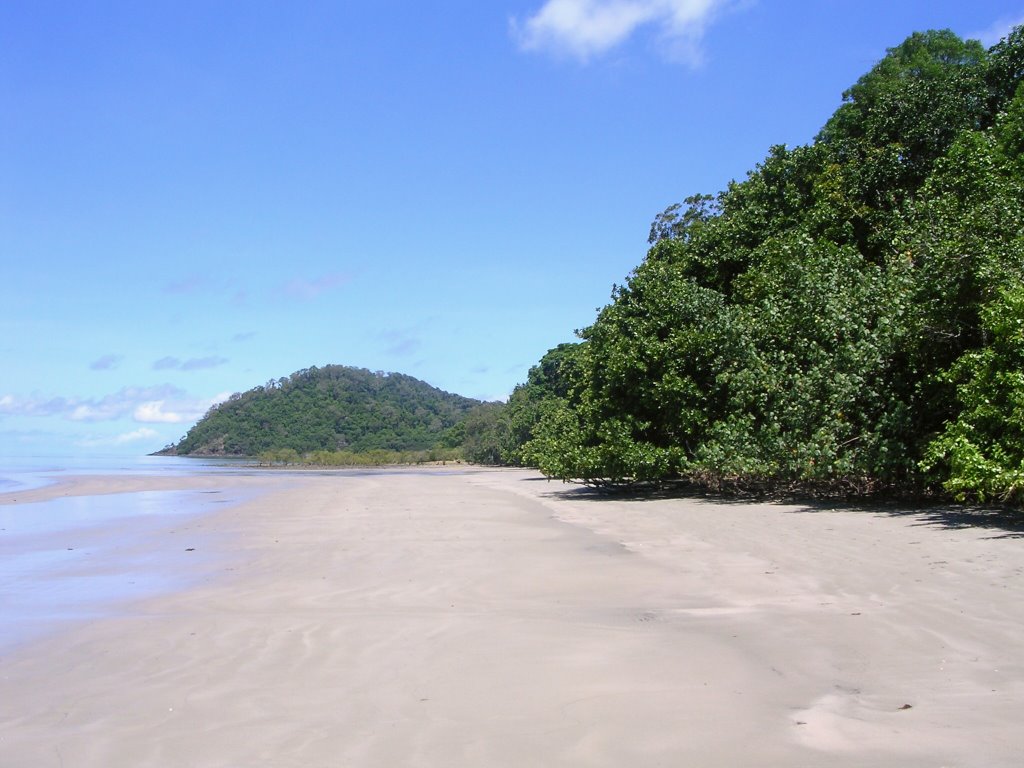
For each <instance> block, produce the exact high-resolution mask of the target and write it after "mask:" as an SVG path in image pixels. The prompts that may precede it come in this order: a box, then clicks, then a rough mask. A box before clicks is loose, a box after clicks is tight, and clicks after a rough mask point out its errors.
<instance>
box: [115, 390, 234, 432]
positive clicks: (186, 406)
mask: <svg viewBox="0 0 1024 768" xmlns="http://www.w3.org/2000/svg"><path fill="white" fill-rule="evenodd" d="M228 397H230V393H227V392H222V393H221V394H219V395H217V396H215V397H211V398H209V399H206V400H196V399H177V400H174V401H170V402H169V401H167V400H150V401H148V402H145V403H139V404H138V406H136V408H135V410H134V412H133V413H132V418H133V419H135V421H137V422H140V423H142V424H182V423H189V422H193V421H198V420H199V419H200V418H201V417H202V416H203V415H204V414H205V413H206V412H207V411H208V410H210V408H211V407H213V406H214V405H216V404H217V403H223V402H224V401H225V400H227V399H228Z"/></svg>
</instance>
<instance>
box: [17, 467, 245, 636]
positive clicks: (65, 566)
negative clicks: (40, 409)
mask: <svg viewBox="0 0 1024 768" xmlns="http://www.w3.org/2000/svg"><path fill="white" fill-rule="evenodd" d="M247 471H249V470H247V469H246V466H245V465H242V464H238V463H233V464H232V463H225V462H203V461H194V460H186V459H175V458H171V457H166V458H165V457H144V458H142V459H139V460H131V459H129V460H125V459H118V460H93V461H88V462H80V461H79V462H74V463H72V462H63V463H62V462H60V461H58V460H50V461H49V462H48V461H45V460H44V461H39V460H22V461H20V462H9V461H7V460H5V466H4V467H3V468H2V469H0V493H2V492H9V491H17V490H25V489H28V488H35V487H40V486H44V485H47V484H50V483H53V482H57V481H59V480H60V479H61V478H62V477H71V476H75V475H87V474H111V475H126V474H128V475H133V474H139V475H143V474H144V475H161V476H167V475H192V474H209V473H220V472H247ZM251 495H252V494H251V493H242V492H235V491H231V492H220V491H197V490H189V491H145V492H137V493H119V494H107V495H101V496H67V497H60V498H56V499H51V500H48V501H41V502H32V503H18V504H11V505H7V506H2V507H0V651H3V650H6V649H9V648H11V647H13V646H15V645H17V644H19V643H22V642H25V641H27V640H30V639H32V638H34V637H38V636H40V635H42V634H45V633H46V632H48V631H51V630H52V629H54V628H57V627H59V626H61V625H63V624H66V623H67V622H68V621H72V620H76V619H84V618H92V617H97V616H102V615H106V614H109V613H111V612H114V611H116V610H118V609H119V607H120V606H123V605H125V604H126V603H127V602H129V601H132V600H138V599H142V598H147V597H151V596H153V595H156V594H159V593H163V592H168V591H172V590H175V589H181V588H184V587H186V586H188V585H189V584H190V583H192V582H193V581H194V580H196V579H197V578H199V577H200V576H201V574H202V573H203V572H204V570H205V569H207V568H209V566H210V561H211V559H212V554H211V552H212V548H204V547H202V546H198V547H197V546H195V545H196V544H197V543H198V542H199V541H200V537H198V536H196V535H194V534H190V535H189V537H188V539H187V540H185V539H183V538H182V537H178V539H175V538H174V537H172V536H168V532H169V531H171V530H174V529H177V528H181V527H183V526H185V525H187V523H188V521H189V520H191V519H194V518H198V517H200V516H201V515H203V514H209V513H210V512H213V511H215V510H217V509H222V508H223V506H224V505H225V504H232V503H238V502H240V501H242V500H244V499H245V498H249V497H251ZM189 549H192V550H193V551H191V552H190V551H188V550H189ZM204 549H205V551H204ZM195 550H199V551H198V552H197V551H195Z"/></svg>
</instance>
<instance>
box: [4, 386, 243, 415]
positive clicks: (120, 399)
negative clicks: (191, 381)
mask: <svg viewBox="0 0 1024 768" xmlns="http://www.w3.org/2000/svg"><path fill="white" fill-rule="evenodd" d="M229 394H230V393H221V394H218V395H217V396H215V397H212V398H197V397H193V396H192V395H189V394H188V393H187V392H185V391H184V390H182V389H178V388H177V387H173V386H170V385H168V384H165V385H162V386H156V387H124V388H122V389H120V390H118V391H117V392H114V393H113V394H110V395H105V396H104V397H98V398H66V397H52V398H20V397H16V396H14V395H9V394H8V395H3V396H0V415H7V416H58V417H63V418H65V419H68V420H70V421H80V422H97V421H115V420H117V419H123V418H131V419H133V420H134V421H136V422H139V423H143V424H145V423H151V424H180V423H183V422H191V421H196V420H197V419H199V418H200V417H201V416H202V415H203V414H205V413H206V411H208V410H209V409H210V407H211V406H213V405H216V404H217V403H220V402H223V401H224V400H226V399H227V398H228V396H229Z"/></svg>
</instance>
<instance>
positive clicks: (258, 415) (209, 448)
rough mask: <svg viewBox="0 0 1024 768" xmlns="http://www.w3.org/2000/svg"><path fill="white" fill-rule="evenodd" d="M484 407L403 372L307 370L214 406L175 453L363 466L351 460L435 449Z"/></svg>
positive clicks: (340, 368)
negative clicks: (302, 459)
mask: <svg viewBox="0 0 1024 768" xmlns="http://www.w3.org/2000/svg"><path fill="white" fill-rule="evenodd" d="M480 405H481V404H480V402H479V401H477V400H471V399H469V398H465V397H460V396H458V395H452V394H449V393H447V392H442V391H441V390H439V389H436V388H434V387H432V386H430V385H429V384H426V383H425V382H422V381H419V380H418V379H414V378H412V377H411V376H405V375H402V374H398V373H390V374H389V373H379V372H378V373H373V372H371V371H367V370H364V369H360V368H348V367H344V366H339V365H328V366H325V367H323V368H308V369H306V370H302V371H298V372H297V373H293V374H292V375H291V376H289V377H287V378H283V379H278V380H276V381H270V382H268V383H267V384H265V385H264V386H261V387H256V388H254V389H251V390H249V391H248V392H245V393H241V394H235V395H232V396H231V398H230V399H228V400H227V401H226V402H224V403H221V404H220V405H216V406H214V407H213V408H211V409H210V411H209V412H208V413H207V414H206V416H204V417H203V418H202V419H201V420H200V421H199V422H198V423H197V424H196V425H195V426H194V427H192V429H190V430H189V432H188V434H187V435H186V436H185V437H184V438H182V440H181V442H179V443H178V444H177V446H175V447H174V449H173V452H175V453H177V454H179V455H189V454H197V455H231V456H259V455H260V454H264V455H266V456H268V457H271V458H270V460H272V461H288V460H289V458H290V457H291V456H292V454H294V455H295V456H305V455H307V454H313V455H312V457H311V460H313V463H326V464H331V463H334V464H345V463H361V460H360V461H359V462H356V461H349V460H348V459H347V458H346V457H347V456H351V455H354V454H360V455H362V454H367V453H368V452H371V451H384V452H402V451H406V452H407V451H429V450H431V449H436V448H438V447H439V446H440V445H441V444H442V442H443V441H444V439H445V437H446V433H447V432H448V431H449V430H452V429H453V428H454V427H455V426H456V424H458V423H459V422H460V421H462V420H463V419H464V418H465V417H466V416H467V414H469V413H470V412H471V411H472V410H473V409H474V408H477V407H479V406H480ZM448 447H457V446H448ZM281 452H284V453H281ZM289 452H291V453H289ZM317 452H319V453H317ZM446 455H449V454H446ZM282 456H283V457H284V458H280V457H282ZM332 456H333V458H332ZM371 463H373V462H371Z"/></svg>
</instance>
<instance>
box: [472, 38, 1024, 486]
mask: <svg viewBox="0 0 1024 768" xmlns="http://www.w3.org/2000/svg"><path fill="white" fill-rule="evenodd" d="M1022 74H1024V33H1022V29H1021V28H1017V29H1015V30H1013V31H1012V32H1011V33H1010V34H1009V36H1008V37H1007V38H1005V39H1004V40H1002V41H1001V42H1000V43H998V44H997V45H995V46H994V47H992V48H991V49H988V50H986V49H985V48H984V47H983V46H982V45H981V44H980V43H978V42H976V41H971V40H961V39H960V38H959V37H957V36H956V35H955V34H953V33H952V32H950V31H948V30H946V31H931V32H924V33H915V34H913V35H911V36H910V37H909V38H907V40H905V41H904V42H903V43H902V44H900V45H899V46H897V47H895V48H892V49H890V50H889V51H888V53H887V55H886V56H885V58H884V59H882V60H881V61H880V62H878V63H877V64H876V65H875V66H874V67H873V68H872V69H871V70H870V71H869V72H867V73H866V74H865V75H864V76H863V77H861V78H860V79H859V80H858V81H857V82H856V83H855V84H854V85H853V86H852V87H851V88H850V89H849V90H848V91H847V92H846V93H845V94H843V101H842V104H841V105H840V106H839V108H838V109H837V110H836V112H835V113H834V114H833V116H832V117H831V118H830V119H829V120H828V122H827V123H826V124H825V126H824V127H823V128H822V129H821V131H820V133H819V134H818V135H817V137H816V138H815V140H814V141H813V142H812V143H810V144H809V145H806V146H799V147H795V148H787V147H785V146H774V147H771V149H770V150H769V152H768V154H767V156H766V157H765V159H764V160H763V161H762V162H761V163H760V164H758V165H757V166H756V167H755V168H754V169H753V170H752V171H751V172H750V173H749V174H748V175H747V177H746V178H745V179H743V180H742V181H735V182H733V183H731V184H729V185H728V187H727V188H726V189H725V190H723V191H721V192H719V193H718V194H717V195H707V194H696V195H693V196H691V197H689V198H687V199H686V200H685V201H684V202H683V203H681V204H678V205H673V206H671V207H669V208H668V209H666V210H665V211H664V212H662V213H661V214H659V215H658V216H657V217H656V219H655V220H654V222H653V224H652V226H651V230H650V236H649V245H650V248H649V250H648V251H647V254H646V257H645V258H644V259H643V261H642V262H641V263H640V265H639V266H637V267H636V269H635V270H634V271H633V272H632V273H631V274H630V275H629V276H628V277H627V279H626V280H625V282H624V283H623V284H622V285H616V286H615V287H614V288H613V291H612V296H611V301H610V303H609V304H608V305H607V306H605V307H604V308H603V309H602V310H600V312H599V314H598V315H597V317H596V319H595V320H594V322H593V324H592V325H590V326H589V327H587V328H585V329H583V330H581V331H578V332H577V333H578V336H579V341H578V342H577V343H574V344H564V345H561V346H559V347H557V348H555V349H553V350H551V351H549V352H548V353H547V354H546V355H545V356H544V357H543V358H542V359H541V360H540V361H539V362H538V364H537V365H536V366H534V367H533V368H532V369H531V370H530V372H529V375H528V377H527V381H526V382H525V383H523V384H521V385H520V386H519V387H517V388H516V390H515V391H514V392H513V393H512V395H511V397H510V398H509V401H508V403H507V404H506V405H504V406H503V407H496V406H489V407H487V408H483V409H478V410H476V411H474V412H473V413H472V418H469V419H468V420H467V422H466V424H465V426H464V428H463V429H464V438H465V440H467V441H468V443H469V445H468V446H467V447H468V451H467V453H468V454H469V455H472V456H475V457H476V458H477V459H478V460H483V461H487V462H490V463H502V464H511V465H530V466H536V467H539V468H540V469H541V470H542V471H543V472H544V473H545V474H547V475H549V476H551V477H556V478H562V479H567V480H568V479H571V480H582V481H585V482H589V483H594V484H619V483H635V482H648V481H651V482H655V481H665V480H683V481H687V482H691V483H695V484H698V485H700V486H703V487H707V488H711V489H734V490H744V491H762V490H763V491H779V490H800V491H807V492H811V493H821V494H833V493H844V494H850V493H853V494H867V493H874V492H896V493H945V494H949V495H950V496H953V497H955V498H957V499H961V500H977V501H988V500H1001V501H1007V502H1012V503H1020V502H1021V500H1022V499H1024V185H1022V181H1024V174H1022V171H1024V90H1022V86H1021V80H1022Z"/></svg>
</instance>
